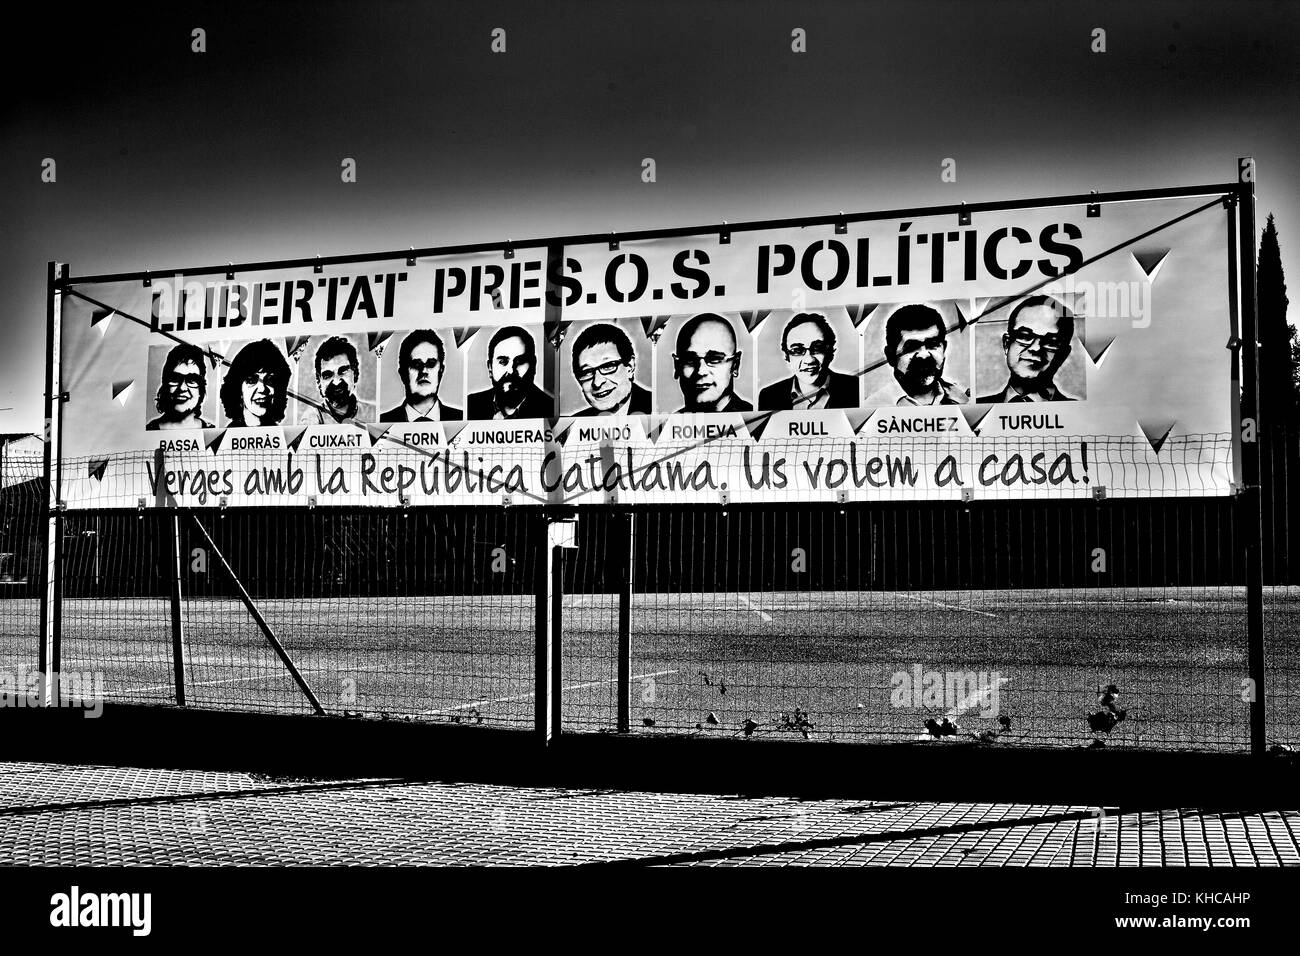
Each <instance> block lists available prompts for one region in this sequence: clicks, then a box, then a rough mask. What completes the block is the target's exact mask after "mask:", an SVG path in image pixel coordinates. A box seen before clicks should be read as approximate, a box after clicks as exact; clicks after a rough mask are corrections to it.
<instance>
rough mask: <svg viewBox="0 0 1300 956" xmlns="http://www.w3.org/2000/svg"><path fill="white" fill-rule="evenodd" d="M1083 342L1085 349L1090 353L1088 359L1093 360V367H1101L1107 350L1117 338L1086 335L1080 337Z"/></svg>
mask: <svg viewBox="0 0 1300 956" xmlns="http://www.w3.org/2000/svg"><path fill="white" fill-rule="evenodd" d="M1079 338H1080V340H1081V341H1082V342H1083V349H1084V351H1085V352H1087V353H1088V358H1090V359H1092V364H1093V365H1100V364H1101V362H1102V358H1103V357H1104V356H1105V355H1106V352H1107V350H1108V349H1109V348H1110V347H1111V345H1112V344H1114V342H1115V336H1114V335H1113V334H1111V335H1084V336H1080V337H1079Z"/></svg>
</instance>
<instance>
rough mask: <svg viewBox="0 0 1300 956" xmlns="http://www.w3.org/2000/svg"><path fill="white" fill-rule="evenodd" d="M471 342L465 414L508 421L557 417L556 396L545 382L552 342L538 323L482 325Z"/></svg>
mask: <svg viewBox="0 0 1300 956" xmlns="http://www.w3.org/2000/svg"><path fill="white" fill-rule="evenodd" d="M467 344H468V345H469V348H468V349H467V352H468V355H467V357H466V361H465V367H466V373H465V378H466V385H467V388H468V389H469V390H470V394H469V397H468V399H466V403H465V413H466V417H468V418H471V419H475V420H478V421H490V420H499V421H505V420H519V419H533V418H553V417H554V416H555V400H554V396H552V395H550V394H549V393H548V392H547V391H546V390H545V389H544V388H543V385H542V383H543V381H544V378H543V371H542V369H543V363H544V362H545V361H546V360H547V352H546V351H545V350H547V349H549V348H550V345H549V343H547V342H546V340H545V338H544V337H543V335H542V330H541V329H540V328H536V327H533V328H529V327H525V326H521V325H506V326H501V327H499V328H495V327H494V328H483V329H479V330H478V332H476V333H475V334H474V337H473V339H472V340H470V342H469V343H467Z"/></svg>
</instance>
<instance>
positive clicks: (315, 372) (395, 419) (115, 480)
mask: <svg viewBox="0 0 1300 956" xmlns="http://www.w3.org/2000/svg"><path fill="white" fill-rule="evenodd" d="M1201 207H1206V208H1201ZM1198 210H1199V211H1198ZM1228 247H1229V243H1228V220H1227V215H1226V213H1225V211H1224V208H1223V206H1222V204H1221V203H1218V202H1216V201H1215V197H1214V196H1198V197H1191V198H1187V197H1184V198H1170V199H1157V200H1146V201H1141V202H1136V201H1135V202H1112V203H1106V204H1104V205H1103V206H1102V207H1101V214H1100V216H1094V217H1089V216H1088V215H1087V212H1086V208H1085V207H1084V206H1082V205H1070V206H1035V207H1031V208H1015V207H1014V206H1010V207H1008V208H1005V209H1001V210H998V211H993V212H988V211H985V212H980V213H978V214H976V215H974V216H973V217H972V218H971V221H970V223H969V224H967V225H962V224H961V222H960V218H959V216H958V215H956V214H953V213H951V212H945V213H943V214H938V215H926V216H916V217H912V218H908V219H872V220H865V221H858V222H849V223H840V224H836V223H827V224H825V225H817V226H790V227H778V228H771V229H762V230H751V231H737V232H732V233H729V234H724V233H722V232H720V231H719V232H710V233H706V234H700V235H694V236H688V237H684V238H673V239H647V240H636V239H630V240H622V241H619V242H617V243H610V242H601V243H598V244H591V245H569V246H567V247H562V248H561V247H553V249H552V254H551V256H550V257H549V258H548V256H547V252H546V250H545V249H541V248H520V249H517V250H515V249H511V250H507V249H506V248H505V247H503V248H502V249H501V250H498V251H493V252H486V253H479V254H475V255H462V256H446V257H422V258H419V259H417V260H415V261H414V264H409V265H408V264H407V263H406V262H405V261H403V260H401V259H397V260H391V259H386V260H377V261H374V262H367V263H360V264H353V265H349V266H344V267H339V266H326V267H323V268H319V270H317V269H313V268H311V267H307V268H303V269H286V270H275V271H267V272H254V273H247V274H244V273H240V272H239V271H238V270H237V269H236V270H235V272H234V275H233V276H232V277H229V278H228V277H226V276H216V277H212V276H205V277H186V276H173V277H167V276H159V277H154V278H153V279H152V280H151V282H150V284H149V285H144V284H143V283H142V282H141V281H140V280H139V279H133V280H130V281H121V282H111V283H89V284H87V283H76V282H74V283H73V286H72V290H71V291H70V292H69V293H68V294H65V296H64V302H63V311H62V315H63V324H62V354H63V360H62V368H61V370H60V373H61V378H62V388H63V390H64V391H66V392H68V393H69V396H70V397H69V401H68V402H66V403H65V404H64V406H63V414H64V435H63V450H64V459H65V461H64V467H63V491H64V498H65V500H66V501H67V503H68V505H69V507H74V508H76V507H136V506H137V505H138V504H139V503H140V502H141V501H143V502H144V503H145V504H146V505H153V504H170V503H173V502H174V503H179V504H183V505H187V504H193V505H206V504H213V503H215V502H217V501H221V500H224V501H225V503H227V504H230V505H242V504H295V505H301V504H311V503H314V504H321V505H328V504H364V505H383V506H400V505H404V504H429V503H443V504H486V503H502V502H509V503H512V504H521V505H523V504H530V503H540V502H551V503H558V502H564V503H571V504H584V503H592V502H609V501H617V502H620V503H638V502H665V503H669V502H671V503H680V502H686V501H701V502H730V501H735V502H746V501H752V502H782V501H837V500H838V501H851V500H903V499H941V500H950V499H953V498H960V497H967V498H971V497H973V498H976V499H979V498H988V497H998V498H1071V497H1088V496H1092V495H1094V494H1097V493H1100V492H1098V489H1105V493H1106V494H1108V495H1112V496H1115V495H1118V496H1152V495H1220V494H1227V493H1229V492H1230V490H1231V487H1232V481H1233V466H1234V462H1233V457H1232V447H1233V443H1232V435H1233V432H1234V415H1235V403H1236V395H1235V385H1234V377H1233V362H1234V353H1233V352H1232V351H1231V350H1230V349H1229V348H1227V343H1228V341H1229V339H1230V337H1231V336H1232V335H1233V334H1234V329H1233V322H1232V316H1233V311H1232V309H1231V296H1232V295H1233V294H1234V290H1232V289H1231V288H1230V282H1229V274H1228V251H1227V250H1228Z"/></svg>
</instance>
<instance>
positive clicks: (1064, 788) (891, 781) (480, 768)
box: [0, 705, 1300, 811]
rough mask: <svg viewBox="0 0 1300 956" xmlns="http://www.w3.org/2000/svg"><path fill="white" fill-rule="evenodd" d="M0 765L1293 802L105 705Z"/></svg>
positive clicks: (7, 733) (1055, 776)
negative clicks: (98, 714)
mask: <svg viewBox="0 0 1300 956" xmlns="http://www.w3.org/2000/svg"><path fill="white" fill-rule="evenodd" d="M0 760H6V761H52V762H62V763H86V764H109V765H117V766H141V767H169V768H194V769H205V770H240V771H245V772H251V773H259V774H264V775H267V776H270V777H272V778H276V779H284V780H299V781H301V780H322V781H327V780H337V779H342V778H356V777H403V778H407V779H419V780H441V781H458V780H460V781H467V782H475V783H498V784H507V785H517V786H558V787H565V788H570V789H580V788H588V789H617V790H644V791H655V792H683V793H686V792H697V793H720V794H750V795H776V796H792V797H808V798H817V797H845V798H852V799H872V800H881V799H889V800H923V801H959V802H981V801H987V802H998V803H1007V802H1011V803H1020V802H1023V803H1034V804H1067V805H1074V806H1078V805H1081V804H1082V805H1088V806H1102V807H1122V808H1124V810H1125V811H1132V810H1141V809H1154V808H1160V807H1169V806H1184V807H1186V806H1198V807H1234V808H1250V807H1259V808H1269V807H1277V806H1280V805H1290V802H1293V801H1294V799H1295V794H1296V793H1297V792H1300V789H1298V785H1300V766H1297V762H1296V761H1295V760H1294V759H1293V755H1285V756H1283V757H1279V756H1274V755H1269V756H1261V757H1251V756H1250V755H1247V754H1223V753H1189V752H1176V753H1158V752H1150V751H1135V750H1087V749H1081V748H1076V749H1060V750H1033V749H1028V748H1024V747H1016V748H999V747H997V745H996V744H994V745H979V744H974V743H970V744H964V743H959V744H953V743H947V742H941V741H934V742H916V743H907V744H889V745H875V746H873V745H862V744H838V743H817V742H807V741H773V740H744V739H729V740H701V739H698V738H672V737H656V738H644V737H638V736H628V737H620V736H618V735H615V734H573V735H563V736H560V737H558V738H556V739H554V740H552V741H551V743H550V744H549V745H547V746H542V745H541V744H540V743H539V741H538V738H537V737H536V736H535V735H533V734H531V733H528V732H524V731H515V730H498V729H493V728H484V727H447V726H432V725H428V724H419V723H408V722H404V721H377V720H366V719H354V718H342V717H308V716H284V715H265V714H242V713H228V712H213V711H191V710H183V709H180V708H176V707H143V706H123V705H118V706H114V705H105V707H104V712H103V715H102V716H101V717H99V718H97V719H87V718H85V717H83V716H82V712H81V711H76V710H40V709H25V708H5V709H3V710H0Z"/></svg>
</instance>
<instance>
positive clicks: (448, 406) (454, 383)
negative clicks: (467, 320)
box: [379, 329, 465, 422]
mask: <svg viewBox="0 0 1300 956" xmlns="http://www.w3.org/2000/svg"><path fill="white" fill-rule="evenodd" d="M382 348H383V355H382V356H381V357H380V359H379V397H380V403H379V407H380V409H381V411H380V413H379V420H380V421H381V422H440V421H460V420H462V419H463V418H464V417H465V398H464V395H465V368H464V365H465V363H464V359H463V356H462V355H461V352H460V350H459V349H458V348H457V346H456V337H455V334H454V332H453V330H452V329H438V330H435V329H412V330H411V331H409V332H395V333H393V335H392V336H391V337H389V339H388V340H387V341H386V342H384V344H383V346H382Z"/></svg>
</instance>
